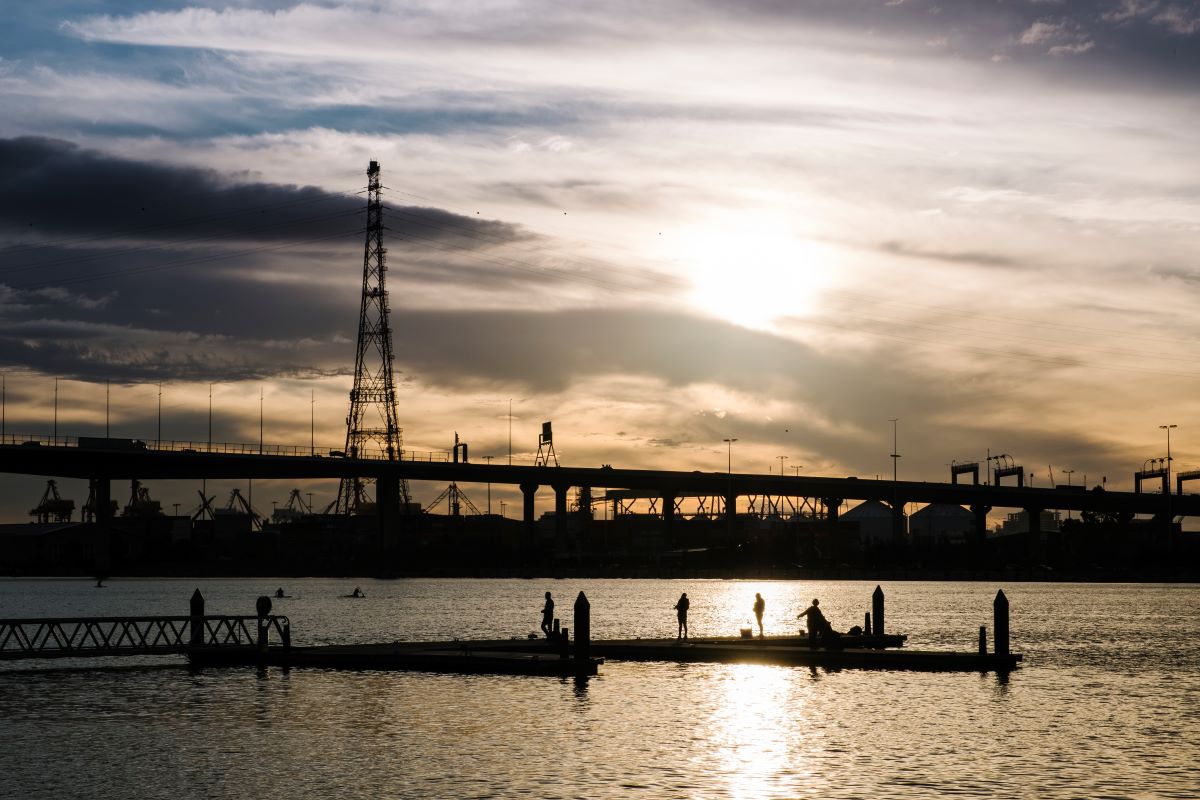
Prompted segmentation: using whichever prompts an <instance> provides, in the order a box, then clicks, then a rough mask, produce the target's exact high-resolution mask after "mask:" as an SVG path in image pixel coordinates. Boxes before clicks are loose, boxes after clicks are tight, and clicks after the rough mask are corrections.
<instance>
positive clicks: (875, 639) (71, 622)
mask: <svg viewBox="0 0 1200 800" xmlns="http://www.w3.org/2000/svg"><path fill="white" fill-rule="evenodd" d="M255 611H256V614H255V616H253V617H250V616H245V617H229V616H210V615H206V614H205V609H204V598H203V597H202V596H201V595H200V591H199V590H198V589H197V590H196V591H195V592H194V593H193V595H192V598H191V603H190V607H189V614H188V615H187V616H180V617H127V618H118V617H113V618H78V619H66V618H55V619H19V620H0V660H16V659H35V658H36V659H44V658H95V657H101V656H129V655H150V654H172V653H174V654H183V655H186V656H187V658H188V660H189V661H190V663H191V664H192V665H193V666H195V667H201V668H203V667H231V666H255V667H260V668H261V667H280V668H284V669H291V668H318V669H351V670H415V671H422V672H446V673H461V674H480V673H486V674H501V675H540V676H557V677H570V676H574V677H588V676H592V675H596V674H597V673H598V672H599V668H600V666H601V665H602V664H603V663H605V661H660V662H667V663H685V662H687V663H715V664H774V665H782V666H792V667H810V668H817V667H819V668H822V669H836V670H841V669H889V670H913V671H925V672H930V671H937V672H951V671H955V672H964V671H971V672H977V671H985V672H986V671H995V672H1007V671H1009V670H1012V669H1015V668H1016V667H1017V666H1018V665H1019V664H1020V663H1021V661H1022V656H1021V654H1019V653H1012V652H1010V650H1009V631H1008V599H1007V598H1006V597H1005V595H1004V592H1003V591H999V592H997V593H996V598H995V601H994V603H993V614H994V628H993V631H994V648H993V649H992V650H991V651H990V652H989V650H988V647H987V629H986V627H983V626H981V627H980V628H979V648H978V651H976V652H954V651H944V650H913V649H910V648H908V647H906V646H905V645H906V643H907V640H908V637H907V636H906V635H904V634H895V633H892V634H889V633H887V632H886V631H885V630H884V602H883V591H882V589H880V588H879V587H876V589H875V593H874V595H873V596H872V611H871V612H870V613H868V614H865V615H864V624H863V627H862V628H857V627H856V628H855V630H854V632H853V633H852V634H851V633H848V634H842V635H833V634H830V635H829V636H828V638H826V637H821V638H817V639H810V638H809V637H807V636H799V635H795V634H789V635H783V636H778V635H777V636H768V637H758V638H752V637H750V636H748V635H746V634H747V633H748V630H746V629H742V631H741V633H742V635H740V636H710V637H701V638H692V639H679V638H677V639H654V638H652V639H642V638H635V639H609V640H603V639H600V640H593V639H592V638H591V604H590V603H589V601H588V599H587V597H586V596H585V595H584V593H583V592H580V593H579V596H578V597H577V598H576V600H575V606H574V617H573V627H574V631H573V632H574V637H573V638H572V637H571V635H570V633H571V632H570V631H569V630H568V629H567V628H565V627H560V624H559V620H557V619H556V620H554V626H553V629H552V630H551V631H550V635H549V637H548V638H545V639H542V638H534V639H529V638H524V639H518V638H513V639H491V640H458V639H456V640H452V641H448V642H447V641H440V642H389V643H365V644H340V645H324V646H296V645H293V644H292V631H291V624H290V621H289V620H288V619H287V617H282V616H275V615H272V614H271V599H270V598H269V597H260V598H258V600H257V602H256V605H255ZM272 634H274V636H272ZM272 639H274V641H272Z"/></svg>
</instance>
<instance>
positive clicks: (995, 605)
mask: <svg viewBox="0 0 1200 800" xmlns="http://www.w3.org/2000/svg"><path fill="white" fill-rule="evenodd" d="M992 617H993V619H992V630H993V636H994V637H995V639H996V644H995V647H996V655H998V656H1006V655H1008V598H1007V597H1005V596H1004V590H1003V589H1001V590H999V591H998V592H996V599H995V600H994V601H993V602H992Z"/></svg>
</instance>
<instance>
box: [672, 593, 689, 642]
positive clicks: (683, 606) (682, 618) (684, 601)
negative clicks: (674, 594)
mask: <svg viewBox="0 0 1200 800" xmlns="http://www.w3.org/2000/svg"><path fill="white" fill-rule="evenodd" d="M690 605H691V602H690V601H689V600H688V596H687V592H684V593H683V594H681V595H679V600H678V602H676V603H675V616H677V617H678V618H679V633H678V635H676V637H675V638H676V639H686V638H687V637H688V630H687V612H688V606H690Z"/></svg>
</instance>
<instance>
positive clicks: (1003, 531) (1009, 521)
mask: <svg viewBox="0 0 1200 800" xmlns="http://www.w3.org/2000/svg"><path fill="white" fill-rule="evenodd" d="M1039 519H1040V521H1041V524H1042V525H1041V528H1042V532H1043V533H1046V532H1049V531H1057V530H1058V529H1059V527H1060V526H1061V524H1062V514H1061V513H1060V512H1058V511H1043V512H1042V513H1041V516H1040V518H1039ZM1028 532H1029V514H1027V513H1026V512H1025V511H1016V512H1013V513H1011V514H1009V515H1008V516H1007V517H1006V518H1005V519H1004V522H1001V523H1000V526H999V527H998V528H996V535H997V536H1012V535H1013V534H1017V533H1028Z"/></svg>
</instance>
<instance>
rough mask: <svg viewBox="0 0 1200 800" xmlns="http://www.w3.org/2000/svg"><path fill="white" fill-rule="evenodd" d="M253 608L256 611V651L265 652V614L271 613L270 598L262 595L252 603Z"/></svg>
mask: <svg viewBox="0 0 1200 800" xmlns="http://www.w3.org/2000/svg"><path fill="white" fill-rule="evenodd" d="M254 610H255V611H257V612H258V652H259V653H260V654H264V655H265V654H266V652H267V615H268V614H270V613H271V598H269V597H267V596H266V595H263V596H262V597H260V598H258V600H256V601H255V603H254Z"/></svg>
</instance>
